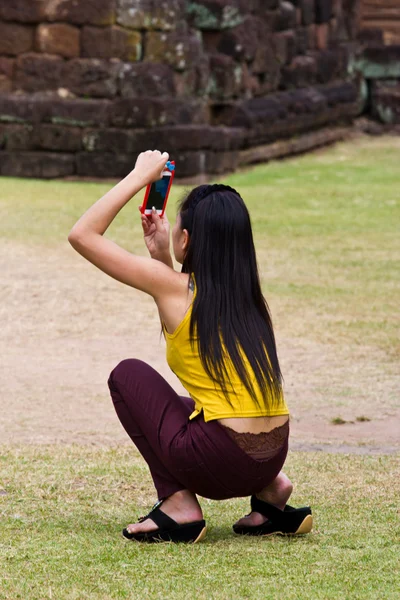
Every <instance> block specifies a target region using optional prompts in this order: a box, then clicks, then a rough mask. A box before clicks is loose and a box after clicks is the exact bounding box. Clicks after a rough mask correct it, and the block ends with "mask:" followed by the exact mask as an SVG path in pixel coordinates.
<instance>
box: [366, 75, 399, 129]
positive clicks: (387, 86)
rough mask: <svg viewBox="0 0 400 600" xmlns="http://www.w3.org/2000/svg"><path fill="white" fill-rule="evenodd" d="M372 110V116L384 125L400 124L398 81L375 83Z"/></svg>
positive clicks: (373, 85)
mask: <svg viewBox="0 0 400 600" xmlns="http://www.w3.org/2000/svg"><path fill="white" fill-rule="evenodd" d="M371 108H372V115H373V116H374V117H376V118H377V119H379V121H381V122H382V123H386V124H389V125H395V124H396V125H398V124H400V83H399V82H398V81H396V80H387V81H386V80H383V81H374V82H373V84H372V94H371Z"/></svg>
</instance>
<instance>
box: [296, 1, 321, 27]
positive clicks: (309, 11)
mask: <svg viewBox="0 0 400 600" xmlns="http://www.w3.org/2000/svg"><path fill="white" fill-rule="evenodd" d="M318 1H319V0H299V7H300V10H301V23H302V25H305V26H306V25H311V23H314V21H315V4H316V3H318Z"/></svg>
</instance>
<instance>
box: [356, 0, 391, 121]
mask: <svg viewBox="0 0 400 600" xmlns="http://www.w3.org/2000/svg"><path fill="white" fill-rule="evenodd" d="M360 18H361V23H360V32H359V36H358V39H359V43H360V47H359V49H358V56H357V59H356V64H355V66H356V68H357V69H358V70H359V71H361V72H362V74H363V76H364V77H365V80H366V82H367V84H368V88H369V106H368V109H369V111H370V113H371V114H372V116H373V117H374V118H375V119H377V120H378V121H380V122H382V123H384V124H386V126H387V127H388V128H389V129H390V130H393V129H395V128H396V127H397V126H398V125H400V0H361V11H360ZM393 126H395V127H393ZM397 129H398V127H397Z"/></svg>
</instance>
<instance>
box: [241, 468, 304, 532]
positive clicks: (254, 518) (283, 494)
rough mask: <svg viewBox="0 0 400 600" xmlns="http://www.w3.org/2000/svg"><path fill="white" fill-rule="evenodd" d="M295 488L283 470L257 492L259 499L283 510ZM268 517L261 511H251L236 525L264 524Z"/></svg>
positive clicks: (251, 525)
mask: <svg viewBox="0 0 400 600" xmlns="http://www.w3.org/2000/svg"><path fill="white" fill-rule="evenodd" d="M292 490H293V485H292V482H291V481H290V479H289V477H287V476H286V475H285V474H284V473H282V471H281V472H280V473H279V475H278V476H277V478H276V479H274V481H273V482H272V483H271V484H270V485H268V486H267V487H266V488H264V489H263V490H262V491H261V492H259V493H258V494H256V497H257V498H258V499H259V500H263V501H264V502H268V503H269V504H272V505H273V506H276V507H277V508H280V509H281V510H283V509H284V508H285V506H286V504H287V501H288V500H289V498H290V495H291V493H292ZM267 520H268V519H267V517H265V516H264V515H262V514H261V513H259V512H251V513H250V514H249V515H246V516H245V517H243V518H242V519H239V521H237V522H236V523H235V527H240V526H244V527H257V526H259V525H262V524H263V523H265V522H266V521H267Z"/></svg>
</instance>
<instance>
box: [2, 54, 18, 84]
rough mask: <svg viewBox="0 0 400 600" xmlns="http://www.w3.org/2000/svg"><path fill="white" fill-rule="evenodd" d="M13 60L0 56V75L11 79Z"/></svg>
mask: <svg viewBox="0 0 400 600" xmlns="http://www.w3.org/2000/svg"><path fill="white" fill-rule="evenodd" d="M14 65H15V59H14V58H7V57H6V56H0V74H1V75H4V76H5V77H8V78H9V79H12V77H13V75H14Z"/></svg>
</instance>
